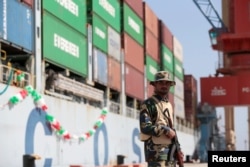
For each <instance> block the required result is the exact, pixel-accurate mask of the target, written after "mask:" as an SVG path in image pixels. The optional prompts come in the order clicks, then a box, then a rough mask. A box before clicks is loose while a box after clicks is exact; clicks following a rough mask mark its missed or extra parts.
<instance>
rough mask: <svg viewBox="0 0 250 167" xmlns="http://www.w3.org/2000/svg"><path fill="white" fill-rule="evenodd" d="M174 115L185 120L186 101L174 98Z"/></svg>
mask: <svg viewBox="0 0 250 167" xmlns="http://www.w3.org/2000/svg"><path fill="white" fill-rule="evenodd" d="M174 113H175V116H176V117H179V118H183V119H185V107H184V100H183V99H180V98H179V97H177V96H174Z"/></svg>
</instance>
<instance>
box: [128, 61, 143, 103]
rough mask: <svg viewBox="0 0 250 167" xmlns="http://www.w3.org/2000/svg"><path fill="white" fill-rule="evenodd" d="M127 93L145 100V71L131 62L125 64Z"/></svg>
mask: <svg viewBox="0 0 250 167" xmlns="http://www.w3.org/2000/svg"><path fill="white" fill-rule="evenodd" d="M125 93H126V94H127V95H128V96H131V97H133V98H137V99H138V100H141V101H142V100H144V73H141V72H139V71H138V70H136V69H135V68H133V67H132V66H130V65H129V64H125Z"/></svg>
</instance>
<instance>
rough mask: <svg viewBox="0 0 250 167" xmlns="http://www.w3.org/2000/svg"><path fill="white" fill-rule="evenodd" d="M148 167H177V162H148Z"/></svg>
mask: <svg viewBox="0 0 250 167" xmlns="http://www.w3.org/2000/svg"><path fill="white" fill-rule="evenodd" d="M148 167H176V162H174V161H173V162H167V161H152V162H148Z"/></svg>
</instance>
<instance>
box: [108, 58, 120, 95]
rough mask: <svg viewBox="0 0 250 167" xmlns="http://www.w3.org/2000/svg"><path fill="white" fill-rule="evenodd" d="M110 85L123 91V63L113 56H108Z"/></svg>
mask: <svg viewBox="0 0 250 167" xmlns="http://www.w3.org/2000/svg"><path fill="white" fill-rule="evenodd" d="M108 86H109V87H110V88H112V89H115V90H117V91H118V92H120V91H121V64H120V62H118V61H117V60H115V59H113V58H112V57H111V56H108Z"/></svg>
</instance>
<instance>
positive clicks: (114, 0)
mask: <svg viewBox="0 0 250 167" xmlns="http://www.w3.org/2000/svg"><path fill="white" fill-rule="evenodd" d="M87 3H88V11H92V10H93V11H94V13H96V14H98V15H99V16H100V17H102V18H103V20H105V22H106V23H107V24H108V25H110V26H111V27H113V28H114V29H115V30H116V31H118V32H119V33H120V32H121V23H120V18H121V14H120V11H121V8H120V1H119V0H88V1H87Z"/></svg>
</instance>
